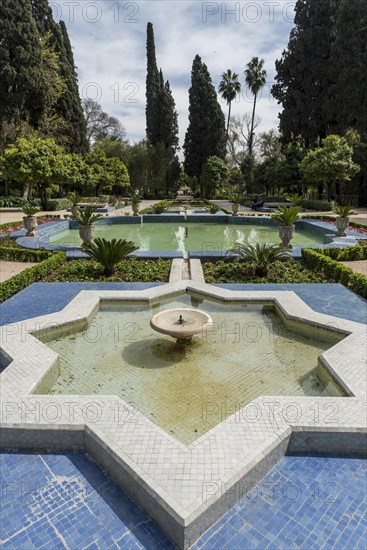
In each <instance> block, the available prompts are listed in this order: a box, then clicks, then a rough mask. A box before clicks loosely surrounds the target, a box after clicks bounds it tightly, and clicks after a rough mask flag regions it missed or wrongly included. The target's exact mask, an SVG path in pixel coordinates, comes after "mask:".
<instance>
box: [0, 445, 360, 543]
mask: <svg viewBox="0 0 367 550" xmlns="http://www.w3.org/2000/svg"><path fill="white" fill-rule="evenodd" d="M0 468H1V472H2V478H3V483H2V490H1V508H0V524H1V531H2V536H1V538H2V544H3V548H4V549H6V550H8V549H9V550H10V549H11V550H29V549H30V548H60V549H65V548H69V549H74V548H78V549H80V550H82V549H87V548H89V549H91V548H96V549H97V548H116V550H117V549H119V548H129V549H131V550H135V549H140V550H143V549H149V550H158V549H161V550H171V549H172V550H173V549H174V545H173V544H172V543H171V542H170V541H169V540H168V539H167V538H166V537H165V535H164V534H163V533H162V531H161V530H160V529H159V527H158V526H157V525H156V524H155V523H154V522H153V521H152V520H151V519H150V518H149V517H148V516H147V515H146V513H145V512H144V511H143V510H142V509H141V508H139V507H138V506H137V505H136V504H135V503H134V502H133V501H132V500H131V499H130V498H129V497H128V496H127V495H126V493H124V491H122V489H121V488H120V487H119V486H118V485H117V484H116V483H114V482H113V481H112V480H111V478H110V477H109V476H108V475H107V474H106V473H105V472H104V471H103V470H101V469H100V468H99V467H98V466H97V464H96V463H95V462H94V461H93V459H91V458H90V457H89V456H86V455H85V454H84V453H76V452H67V453H43V454H42V455H40V454H38V453H32V452H28V453H27V452H22V453H2V454H1V455H0ZM366 480H367V461H366V460H362V459H357V458H346V457H343V458H341V457H339V458H336V457H335V458H332V457H315V456H287V457H285V458H284V459H282V460H281V461H280V462H279V463H278V464H277V465H276V466H275V467H274V468H273V469H272V470H271V472H270V473H269V474H268V475H267V476H266V477H265V478H264V479H263V480H262V481H261V482H260V483H259V484H258V485H257V486H256V487H255V488H254V489H252V490H251V491H244V492H243V498H242V499H241V500H240V501H239V502H238V503H237V504H236V505H235V506H234V507H233V508H232V509H231V510H230V512H227V514H225V515H224V516H223V517H222V518H221V519H220V520H219V521H218V522H217V523H216V524H215V525H213V526H212V527H211V528H210V529H209V530H208V531H207V532H206V533H205V534H204V535H203V536H202V537H201V539H199V540H198V541H197V542H196V543H195V544H194V546H193V549H195V550H199V549H202V550H218V549H219V548H226V549H227V550H238V549H240V548H241V549H245V548H246V549H248V550H250V549H255V548H258V549H260V548H261V549H263V548H264V549H265V548H266V549H277V548H313V549H315V550H318V549H321V548H335V549H339V548H340V549H345V548H347V549H349V548H350V549H352V548H353V550H354V549H355V550H364V549H365V542H366V538H367V522H366V517H365V509H366V504H367V503H366V499H367V486H366V484H367V481H366Z"/></svg>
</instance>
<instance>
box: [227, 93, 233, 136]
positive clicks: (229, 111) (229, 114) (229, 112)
mask: <svg viewBox="0 0 367 550" xmlns="http://www.w3.org/2000/svg"><path fill="white" fill-rule="evenodd" d="M231 107H232V102H231V101H230V102H229V103H228V119H227V139H228V131H229V121H230V118H231Z"/></svg>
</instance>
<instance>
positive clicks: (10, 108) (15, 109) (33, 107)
mask: <svg viewBox="0 0 367 550" xmlns="http://www.w3.org/2000/svg"><path fill="white" fill-rule="evenodd" d="M0 36H1V41H0V67H1V78H0V130H1V129H2V127H3V125H4V124H5V123H14V124H17V123H19V122H20V121H28V120H29V121H30V122H31V124H33V125H37V123H38V121H39V120H40V118H41V116H42V115H43V113H44V111H45V109H46V107H47V104H48V102H49V87H48V84H47V80H46V75H45V72H44V70H43V66H42V49H41V42H40V37H39V34H38V32H37V27H36V24H35V21H34V19H33V17H32V10H31V4H30V2H29V1H27V2H23V1H21V0H14V1H12V2H1V4H0Z"/></svg>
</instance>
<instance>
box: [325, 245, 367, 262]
mask: <svg viewBox="0 0 367 550" xmlns="http://www.w3.org/2000/svg"><path fill="white" fill-rule="evenodd" d="M322 254H323V255H324V256H328V257H329V258H331V259H332V260H337V261H338V262H352V261H355V260H367V247H366V246H348V247H347V248H323V249H322Z"/></svg>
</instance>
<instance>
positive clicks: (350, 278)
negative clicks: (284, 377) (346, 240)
mask: <svg viewBox="0 0 367 550" xmlns="http://www.w3.org/2000/svg"><path fill="white" fill-rule="evenodd" d="M351 248H363V247H358V246H356V247H351ZM330 250H335V249H330V248H329V249H323V250H320V249H318V250H317V249H310V248H307V249H305V250H303V251H302V258H303V260H304V262H305V264H306V265H307V267H309V268H310V269H314V270H316V271H320V272H321V273H323V274H324V275H325V277H326V278H327V279H328V280H329V281H331V282H334V283H341V284H343V285H344V286H346V287H347V288H349V289H350V290H353V292H355V293H356V294H359V295H360V296H362V297H363V298H366V299H367V277H366V276H365V275H362V274H359V273H354V271H353V270H352V269H350V267H347V266H346V265H342V264H340V263H339V262H338V261H336V260H334V259H332V258H330V257H329V256H328V255H327V252H329V253H330ZM336 250H338V249H336ZM346 250H348V249H346ZM338 251H339V250H338ZM341 252H346V251H341ZM332 254H333V253H332ZM346 255H347V254H346Z"/></svg>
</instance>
